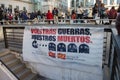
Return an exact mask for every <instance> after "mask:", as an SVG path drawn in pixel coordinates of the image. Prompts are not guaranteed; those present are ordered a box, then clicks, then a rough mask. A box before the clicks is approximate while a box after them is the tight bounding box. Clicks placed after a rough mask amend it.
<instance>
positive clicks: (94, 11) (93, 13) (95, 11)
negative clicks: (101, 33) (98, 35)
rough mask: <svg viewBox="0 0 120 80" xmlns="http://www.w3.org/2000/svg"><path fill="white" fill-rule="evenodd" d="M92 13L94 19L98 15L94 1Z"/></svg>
mask: <svg viewBox="0 0 120 80" xmlns="http://www.w3.org/2000/svg"><path fill="white" fill-rule="evenodd" d="M92 15H93V19H95V18H96V17H97V16H98V4H97V3H95V5H94V7H93V9H92ZM94 22H95V24H97V22H96V20H94Z"/></svg>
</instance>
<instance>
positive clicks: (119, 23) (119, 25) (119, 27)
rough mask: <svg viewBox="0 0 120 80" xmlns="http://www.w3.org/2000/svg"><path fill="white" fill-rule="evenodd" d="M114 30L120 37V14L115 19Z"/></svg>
mask: <svg viewBox="0 0 120 80" xmlns="http://www.w3.org/2000/svg"><path fill="white" fill-rule="evenodd" d="M116 29H117V33H118V35H120V14H118V16H117V18H116Z"/></svg>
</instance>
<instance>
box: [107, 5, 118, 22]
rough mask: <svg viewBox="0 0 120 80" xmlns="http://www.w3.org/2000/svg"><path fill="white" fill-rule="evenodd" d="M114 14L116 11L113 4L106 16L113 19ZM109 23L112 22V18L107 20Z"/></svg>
mask: <svg viewBox="0 0 120 80" xmlns="http://www.w3.org/2000/svg"><path fill="white" fill-rule="evenodd" d="M116 16H117V11H116V10H115V7H114V6H113V7H112V8H111V9H110V11H109V14H108V17H109V19H115V18H116ZM111 23H112V20H109V24H111Z"/></svg>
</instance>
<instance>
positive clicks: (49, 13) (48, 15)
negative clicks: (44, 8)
mask: <svg viewBox="0 0 120 80" xmlns="http://www.w3.org/2000/svg"><path fill="white" fill-rule="evenodd" d="M46 17H47V19H53V14H52V13H51V12H50V10H48V13H47V14H46Z"/></svg>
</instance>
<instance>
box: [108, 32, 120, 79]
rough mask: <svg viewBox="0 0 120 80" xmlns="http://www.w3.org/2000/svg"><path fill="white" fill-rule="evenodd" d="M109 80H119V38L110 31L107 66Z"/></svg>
mask: <svg viewBox="0 0 120 80" xmlns="http://www.w3.org/2000/svg"><path fill="white" fill-rule="evenodd" d="M108 67H109V70H110V80H120V36H118V35H116V32H115V30H113V31H112V37H111V43H110V53H109V64H108Z"/></svg>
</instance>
